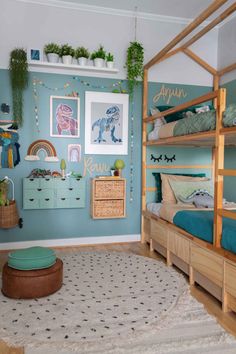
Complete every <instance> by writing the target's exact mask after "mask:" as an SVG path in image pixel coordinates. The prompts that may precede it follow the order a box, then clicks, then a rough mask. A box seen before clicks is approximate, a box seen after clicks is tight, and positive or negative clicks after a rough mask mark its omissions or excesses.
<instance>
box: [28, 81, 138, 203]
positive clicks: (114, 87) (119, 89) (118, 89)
mask: <svg viewBox="0 0 236 354" xmlns="http://www.w3.org/2000/svg"><path fill="white" fill-rule="evenodd" d="M75 82H76V84H80V85H82V86H84V87H87V88H90V89H93V90H104V91H110V92H113V93H127V91H126V90H125V89H124V88H123V86H124V84H125V82H124V81H123V80H119V81H116V82H114V83H112V84H110V85H95V84H93V83H91V82H89V81H85V80H81V79H80V78H79V77H78V76H73V77H72V80H71V81H67V82H65V83H64V84H63V85H61V86H58V87H52V86H49V85H48V84H47V83H45V82H44V81H43V80H41V79H39V78H37V77H33V80H32V87H33V98H34V114H35V124H36V129H37V132H38V133H40V120H39V114H40V112H39V88H44V89H46V90H48V91H51V92H62V93H63V95H65V90H68V89H74V88H75ZM66 96H74V97H78V96H79V93H78V92H77V91H76V90H74V91H73V90H72V91H71V92H70V93H68V94H67V95H66ZM130 103H131V106H130V116H131V118H130V139H129V141H130V167H129V177H130V178H129V200H130V202H133V195H134V99H133V98H132V101H131V102H130Z"/></svg>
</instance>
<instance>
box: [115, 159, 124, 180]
mask: <svg viewBox="0 0 236 354" xmlns="http://www.w3.org/2000/svg"><path fill="white" fill-rule="evenodd" d="M114 167H115V169H116V171H118V173H115V175H116V176H118V177H121V176H122V170H123V168H125V163H124V161H123V160H116V161H115V163H114Z"/></svg>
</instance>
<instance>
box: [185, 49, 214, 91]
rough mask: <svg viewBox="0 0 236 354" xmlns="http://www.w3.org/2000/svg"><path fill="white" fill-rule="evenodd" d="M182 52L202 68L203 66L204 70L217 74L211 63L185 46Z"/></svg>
mask: <svg viewBox="0 0 236 354" xmlns="http://www.w3.org/2000/svg"><path fill="white" fill-rule="evenodd" d="M183 53H185V54H186V55H187V56H188V57H189V58H191V59H192V60H193V61H195V62H196V63H197V64H199V65H200V66H201V67H202V68H204V69H205V70H206V71H208V72H209V73H211V74H212V75H216V74H217V71H216V69H214V68H213V67H212V66H211V65H209V64H208V63H207V62H206V61H205V60H203V59H201V58H200V57H199V56H198V55H196V54H195V53H193V52H192V51H191V50H190V49H187V48H186V49H184V50H183ZM217 89H218V88H217Z"/></svg>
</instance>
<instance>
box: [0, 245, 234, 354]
mask: <svg viewBox="0 0 236 354" xmlns="http://www.w3.org/2000/svg"><path fill="white" fill-rule="evenodd" d="M60 258H61V259H62V260H63V262H64V285H63V287H62V289H61V290H60V291H59V292H57V293H56V294H54V295H51V296H49V297H47V298H42V299H38V300H17V301H15V300H11V299H7V298H5V297H4V296H3V295H2V294H1V295H0V323H1V327H0V338H1V339H3V340H4V341H6V342H8V343H9V344H11V345H18V346H19V345H24V346H25V348H26V354H44V353H50V354H54V353H55V354H56V353H57V354H59V353H60V354H69V353H72V352H76V353H81V354H82V353H83V354H84V353H88V354H89V353H91V354H92V353H96V354H100V353H109V354H111V353H112V354H113V353H117V354H118V353H124V354H126V353H127V354H128V353H135V354H139V353H140V354H141V353H145V354H149V353H150V354H151V353H152V354H154V353H186V354H192V353H195V354H196V353H197V354H199V353H236V340H235V338H234V337H232V336H230V335H229V334H227V333H226V332H225V331H224V330H223V329H222V328H221V327H220V326H219V325H218V324H217V323H216V321H215V319H214V318H212V317H211V316H209V315H208V314H207V312H206V311H205V310H204V308H203V306H202V305H201V304H199V303H198V302H197V301H196V300H195V299H194V298H193V297H192V296H191V295H190V294H189V291H188V285H187V283H186V281H185V279H184V278H183V277H182V276H181V275H179V274H178V273H177V272H176V271H175V270H174V269H173V268H167V267H166V266H165V265H164V264H163V263H161V262H158V261H156V260H153V259H150V258H146V257H140V256H135V255H130V254H125V253H113V252H111V253H105V252H96V253H93V252H86V253H77V254H74V253H67V254H66V255H63V254H61V255H60Z"/></svg>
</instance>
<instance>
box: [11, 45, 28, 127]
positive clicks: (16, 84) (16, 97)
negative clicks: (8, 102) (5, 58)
mask: <svg viewBox="0 0 236 354" xmlns="http://www.w3.org/2000/svg"><path fill="white" fill-rule="evenodd" d="M9 73H10V80H11V87H12V100H13V119H14V121H15V122H16V123H17V125H18V126H22V124H23V91H24V90H25V89H26V87H27V86H28V62H27V53H26V51H25V50H24V49H22V48H16V49H14V50H13V51H12V52H11V53H10V63H9Z"/></svg>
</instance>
